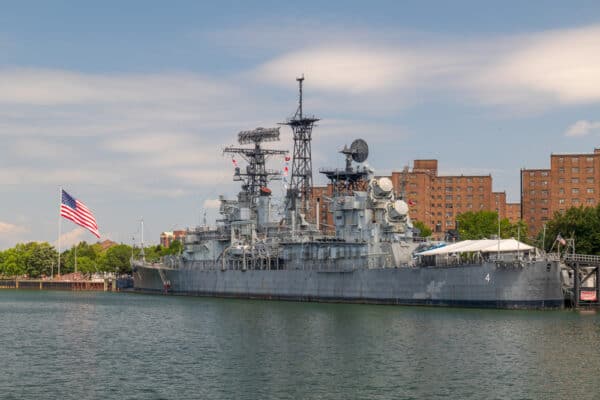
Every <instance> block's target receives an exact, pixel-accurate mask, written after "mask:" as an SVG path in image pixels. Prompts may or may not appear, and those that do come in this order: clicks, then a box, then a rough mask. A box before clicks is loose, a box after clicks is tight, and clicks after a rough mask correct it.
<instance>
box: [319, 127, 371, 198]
mask: <svg viewBox="0 0 600 400" xmlns="http://www.w3.org/2000/svg"><path fill="white" fill-rule="evenodd" d="M340 153H342V154H344V155H345V156H346V168H345V169H343V170H342V169H337V168H336V169H321V170H320V171H319V172H321V173H322V174H324V175H325V176H327V178H328V179H329V180H330V181H331V183H332V185H333V187H334V188H335V190H336V191H338V192H345V191H349V192H351V191H354V190H359V189H360V188H361V187H362V186H364V184H365V183H366V181H367V179H366V178H367V176H368V175H369V171H368V170H367V168H365V167H363V168H362V169H361V168H360V167H356V168H353V167H352V161H354V162H356V163H362V162H365V161H366V160H367V157H368V156H369V146H368V145H367V142H365V141H364V140H363V139H356V140H355V141H353V142H352V144H351V145H350V147H348V146H344V148H343V149H342V150H340Z"/></svg>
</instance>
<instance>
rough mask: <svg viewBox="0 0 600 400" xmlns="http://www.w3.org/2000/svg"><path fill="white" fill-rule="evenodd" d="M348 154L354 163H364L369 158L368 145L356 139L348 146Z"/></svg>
mask: <svg viewBox="0 0 600 400" xmlns="http://www.w3.org/2000/svg"><path fill="white" fill-rule="evenodd" d="M350 152H351V154H352V159H353V160H354V161H355V162H357V163H361V162H364V161H365V160H366V159H367V157H368V156H369V145H368V144H367V142H365V141H364V140H362V139H356V140H355V141H354V142H352V144H351V145H350Z"/></svg>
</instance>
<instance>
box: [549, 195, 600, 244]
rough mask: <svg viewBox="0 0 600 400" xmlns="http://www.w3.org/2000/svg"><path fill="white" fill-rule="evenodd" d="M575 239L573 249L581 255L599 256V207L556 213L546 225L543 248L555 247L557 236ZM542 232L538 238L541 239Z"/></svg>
mask: <svg viewBox="0 0 600 400" xmlns="http://www.w3.org/2000/svg"><path fill="white" fill-rule="evenodd" d="M559 234H560V235H561V236H562V237H563V238H565V239H567V238H573V239H575V249H576V251H577V252H578V253H583V254H600V205H598V206H596V207H583V206H581V207H573V208H569V209H568V210H567V211H566V212H564V213H559V212H556V213H554V216H553V218H552V220H550V221H548V223H547V224H546V237H545V242H546V243H545V246H544V247H545V248H546V250H550V249H551V248H552V247H553V246H554V247H555V246H556V238H557V237H558V235H559ZM542 235H543V232H540V234H539V236H538V238H539V239H540V242H541V239H542Z"/></svg>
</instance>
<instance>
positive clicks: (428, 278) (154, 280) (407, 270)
mask: <svg viewBox="0 0 600 400" xmlns="http://www.w3.org/2000/svg"><path fill="white" fill-rule="evenodd" d="M303 79H304V78H303V77H302V78H298V79H297V80H298V82H299V102H298V108H297V111H296V113H295V114H294V115H293V116H292V117H291V118H289V119H288V120H287V121H286V122H284V123H283V124H282V125H285V126H288V127H290V128H291V130H292V134H293V139H294V150H293V157H290V156H286V155H287V151H284V150H274V149H270V148H267V147H266V146H265V145H264V144H265V143H266V142H275V141H278V140H279V138H280V128H281V127H276V128H257V129H254V130H250V131H242V132H240V133H239V134H238V144H239V146H231V147H227V148H225V149H224V153H225V154H230V155H240V156H241V157H242V158H243V159H244V160H245V161H246V162H247V165H246V167H245V168H241V167H240V166H238V165H237V162H236V161H234V165H235V168H234V175H233V180H234V181H237V182H240V183H241V190H240V192H239V193H238V195H237V198H236V199H235V200H229V199H225V198H224V197H223V196H220V198H219V200H220V208H219V212H220V215H221V217H220V219H218V220H217V221H216V225H215V226H214V227H209V226H207V225H204V226H199V227H196V228H190V229H187V232H186V236H185V239H184V246H183V250H182V252H181V254H180V255H177V256H167V257H164V258H163V259H162V260H160V262H148V261H146V260H144V258H143V255H142V258H141V259H138V260H133V261H132V269H133V278H134V290H137V291H140V292H155V293H169V294H176V295H190V296H214V297H233V298H245V299H273V300H294V301H319V302H347V303H374V304H399V305H435V306H460V307H489V308H538V309H543V308H562V307H563V306H564V295H563V286H562V282H561V267H560V264H559V260H558V259H551V258H550V257H547V256H546V255H545V254H544V253H543V252H541V251H540V250H539V249H536V248H534V247H531V246H528V245H526V244H524V243H521V242H518V241H516V240H514V239H503V240H499V239H498V240H475V241H462V242H457V243H454V244H449V245H445V246H443V245H440V244H437V245H434V244H432V243H430V244H424V243H423V242H422V241H419V240H417V238H416V237H415V229H414V228H413V225H412V223H411V219H410V216H409V206H408V204H407V203H406V202H405V200H404V199H403V196H402V193H398V192H397V191H396V190H395V188H394V187H393V185H392V182H391V180H390V179H389V178H387V177H377V176H376V175H375V173H374V170H373V169H372V168H371V167H370V166H369V165H367V164H366V163H365V161H366V160H367V158H368V153H369V151H368V145H367V143H366V142H365V141H364V140H362V139H357V140H354V141H353V142H352V143H351V145H350V146H344V147H343V149H342V150H341V151H340V153H341V154H342V155H343V157H344V161H345V166H343V167H342V168H329V169H322V170H320V172H321V173H322V174H324V175H325V176H326V177H327V179H328V181H329V185H331V188H332V195H331V196H329V197H327V196H320V198H317V199H316V200H317V201H316V202H315V201H311V199H314V197H311V196H312V193H311V190H312V159H311V136H312V130H313V127H314V126H315V125H316V122H318V121H319V120H318V119H317V118H315V117H307V116H305V115H304V114H303V109H302V83H303ZM272 157H285V159H286V160H289V159H290V158H291V159H292V160H291V161H292V168H291V176H290V179H289V180H288V179H287V176H286V175H287V172H288V167H287V166H286V167H285V168H284V169H283V171H278V170H274V169H269V168H267V160H268V159H269V158H272ZM274 180H284V182H285V183H286V184H287V190H286V195H285V198H284V200H283V203H284V207H283V208H284V209H283V211H282V212H280V213H279V214H278V213H277V212H275V207H274V204H273V203H274V201H272V197H273V196H272V190H271V189H270V188H269V184H270V183H271V182H272V181H274ZM321 202H323V204H322V205H321ZM325 203H327V204H325ZM320 206H321V207H323V208H327V210H328V212H331V213H332V217H333V224H332V225H333V226H331V227H330V228H331V229H330V233H328V230H327V229H323V228H324V227H323V226H322V224H321V225H320V224H319V220H320V218H318V217H317V218H315V216H319V215H320V212H321V210H320V209H319V207H320Z"/></svg>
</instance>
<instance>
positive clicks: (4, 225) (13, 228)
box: [0, 221, 28, 235]
mask: <svg viewBox="0 0 600 400" xmlns="http://www.w3.org/2000/svg"><path fill="white" fill-rule="evenodd" d="M27 231H28V230H27V228H25V227H24V226H19V225H15V224H11V223H8V222H2V221H0V235H15V234H20V233H25V232H27Z"/></svg>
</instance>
